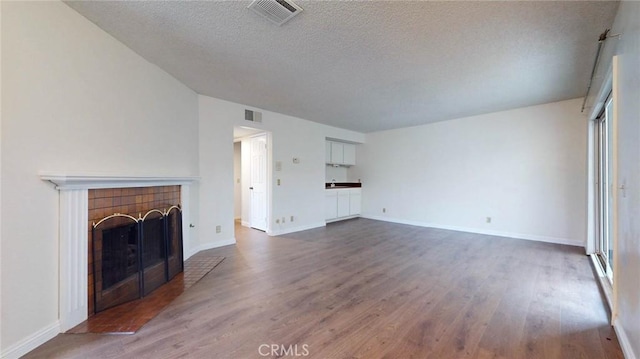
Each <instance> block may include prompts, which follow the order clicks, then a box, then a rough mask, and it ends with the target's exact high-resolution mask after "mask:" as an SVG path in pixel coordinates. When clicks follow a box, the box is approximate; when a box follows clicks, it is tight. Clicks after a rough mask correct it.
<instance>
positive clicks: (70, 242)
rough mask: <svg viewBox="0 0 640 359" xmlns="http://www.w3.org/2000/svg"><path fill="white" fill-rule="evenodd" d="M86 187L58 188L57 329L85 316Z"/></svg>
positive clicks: (87, 221) (87, 193)
mask: <svg viewBox="0 0 640 359" xmlns="http://www.w3.org/2000/svg"><path fill="white" fill-rule="evenodd" d="M88 197H89V190H87V189H74V190H65V191H60V212H59V213H60V226H59V231H60V234H59V236H60V237H59V238H60V253H59V256H60V262H59V263H60V286H59V288H60V289H59V298H60V301H59V304H60V305H59V315H60V330H62V331H63V332H66V331H67V330H69V329H71V328H73V327H74V326H76V325H78V324H80V323H82V322H83V321H85V320H87V313H88V309H89V308H88V303H87V298H88V296H87V291H88V287H87V281H88V275H89V274H88V271H89V270H88V254H87V253H88V251H89V249H88V246H89V238H88V228H87V223H89V208H88V206H89V199H88Z"/></svg>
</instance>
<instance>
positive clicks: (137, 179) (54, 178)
mask: <svg viewBox="0 0 640 359" xmlns="http://www.w3.org/2000/svg"><path fill="white" fill-rule="evenodd" d="M39 175H40V178H41V179H42V180H44V181H49V182H51V183H53V184H55V185H56V189H58V190H68V189H96V188H124V187H153V186H172V185H189V184H191V183H193V182H195V181H197V180H198V179H199V178H198V177H158V176H109V175H106V176H105V175H69V174H61V173H51V172H40V173H39Z"/></svg>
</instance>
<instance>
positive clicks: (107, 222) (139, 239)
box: [87, 186, 183, 316]
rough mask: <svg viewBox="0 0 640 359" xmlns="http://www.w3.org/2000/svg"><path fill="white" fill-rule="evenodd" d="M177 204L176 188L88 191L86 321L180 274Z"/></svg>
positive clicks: (181, 259)
mask: <svg viewBox="0 0 640 359" xmlns="http://www.w3.org/2000/svg"><path fill="white" fill-rule="evenodd" d="M179 202H180V187H179V186H156V187H146V188H142V187H140V188H122V189H95V190H90V191H89V217H90V218H93V219H92V220H90V222H91V223H90V225H89V230H90V233H89V243H88V248H89V251H88V252H89V253H88V255H89V260H88V265H89V268H88V271H89V275H88V282H89V283H88V286H89V288H90V290H89V291H88V293H87V294H88V301H89V303H88V306H89V313H88V315H89V316H91V315H93V314H95V313H98V312H100V311H103V310H105V309H108V308H111V307H114V306H117V305H119V304H122V303H126V302H129V301H132V300H135V299H138V298H141V297H144V296H146V295H148V294H149V293H151V292H152V291H153V290H155V289H156V288H158V287H160V286H161V285H163V284H164V283H166V282H168V281H169V280H171V279H172V278H173V277H174V276H175V275H176V274H178V273H180V272H182V270H183V256H182V216H181V208H180V206H179V204H178V203H179ZM99 216H104V217H102V218H99Z"/></svg>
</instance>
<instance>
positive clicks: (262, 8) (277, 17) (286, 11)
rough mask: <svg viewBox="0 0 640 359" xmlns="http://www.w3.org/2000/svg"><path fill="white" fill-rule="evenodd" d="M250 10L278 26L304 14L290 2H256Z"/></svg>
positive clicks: (266, 0) (283, 0) (260, 0)
mask: <svg viewBox="0 0 640 359" xmlns="http://www.w3.org/2000/svg"><path fill="white" fill-rule="evenodd" d="M249 9H251V10H253V12H255V13H256V14H258V15H260V16H262V17H264V18H266V19H267V20H269V21H271V22H273V23H274V24H276V25H278V26H280V25H282V24H284V23H285V22H287V21H289V20H290V19H291V18H292V17H294V16H296V15H298V14H299V13H300V12H302V8H301V7H300V6H298V5H296V4H294V3H293V2H292V1H290V0H254V1H253V2H252V3H251V5H249Z"/></svg>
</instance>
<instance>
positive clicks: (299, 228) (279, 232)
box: [267, 222, 327, 237]
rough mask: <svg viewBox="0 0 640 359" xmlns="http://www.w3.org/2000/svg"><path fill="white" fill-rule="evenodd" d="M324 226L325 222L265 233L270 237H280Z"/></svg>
mask: <svg viewBox="0 0 640 359" xmlns="http://www.w3.org/2000/svg"><path fill="white" fill-rule="evenodd" d="M326 225H327V224H326V223H325V222H318V223H313V224H309V225H304V226H299V227H291V228H281V229H276V230H269V231H267V234H268V235H270V236H272V237H273V236H281V235H283V234H288V233H293V232H300V231H306V230H308V229H313V228H318V227H324V226H326Z"/></svg>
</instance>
